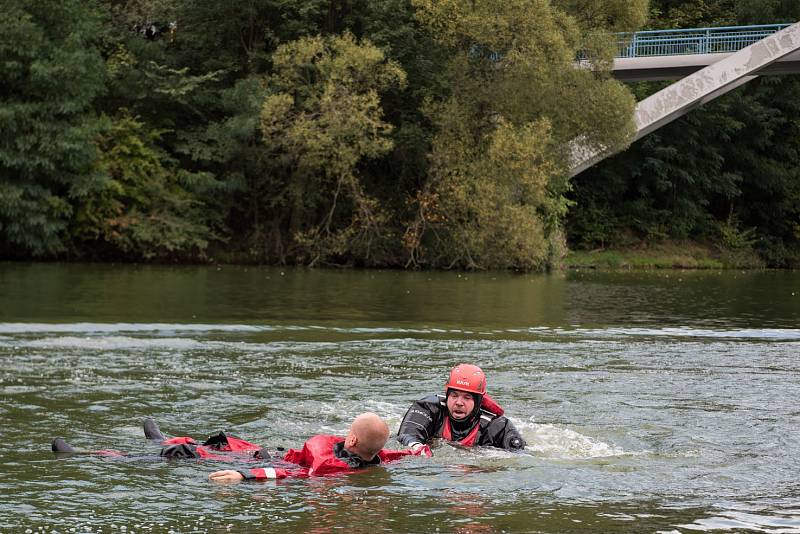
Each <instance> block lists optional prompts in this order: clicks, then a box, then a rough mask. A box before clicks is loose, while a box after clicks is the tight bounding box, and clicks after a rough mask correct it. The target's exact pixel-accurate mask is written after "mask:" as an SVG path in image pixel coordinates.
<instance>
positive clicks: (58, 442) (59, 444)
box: [50, 438, 75, 452]
mask: <svg viewBox="0 0 800 534" xmlns="http://www.w3.org/2000/svg"><path fill="white" fill-rule="evenodd" d="M50 449H52V451H53V452H75V449H73V448H72V447H70V445H69V443H67V442H66V441H64V440H63V439H61V438H56V439H54V440H53V444H52V445H51V446H50Z"/></svg>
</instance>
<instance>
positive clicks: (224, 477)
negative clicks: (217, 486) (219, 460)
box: [208, 469, 244, 483]
mask: <svg viewBox="0 0 800 534" xmlns="http://www.w3.org/2000/svg"><path fill="white" fill-rule="evenodd" d="M208 478H209V480H211V481H212V482H222V483H228V482H239V481H240V480H244V475H242V474H241V473H240V472H239V471H234V470H232V469H225V470H224V471H214V472H213V473H211V474H210V475H208Z"/></svg>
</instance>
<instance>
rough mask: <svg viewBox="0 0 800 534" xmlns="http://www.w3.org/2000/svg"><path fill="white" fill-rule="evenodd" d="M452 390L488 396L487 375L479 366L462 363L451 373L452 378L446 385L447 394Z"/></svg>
mask: <svg viewBox="0 0 800 534" xmlns="http://www.w3.org/2000/svg"><path fill="white" fill-rule="evenodd" d="M450 389H457V390H459V391H466V392H468V393H475V394H477V395H486V375H484V374H483V371H481V368H480V367H478V366H477V365H471V364H468V363H460V364H458V365H456V366H455V367H453V370H452V371H450V378H449V379H448V380H447V384H445V385H444V390H445V392H447V391H448V390H450Z"/></svg>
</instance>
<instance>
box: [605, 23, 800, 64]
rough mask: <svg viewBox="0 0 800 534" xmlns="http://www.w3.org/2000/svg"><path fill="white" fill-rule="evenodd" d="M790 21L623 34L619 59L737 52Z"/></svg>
mask: <svg viewBox="0 0 800 534" xmlns="http://www.w3.org/2000/svg"><path fill="white" fill-rule="evenodd" d="M788 26H790V24H768V25H760V26H726V27H721V28H696V29H691V30H652V31H642V32H636V33H632V34H631V33H627V34H619V37H620V39H619V51H618V53H617V57H618V58H633V57H649V56H677V55H684V54H718V53H723V52H736V51H738V50H741V49H742V48H745V47H746V46H749V45H751V44H753V43H755V42H757V41H760V40H761V39H763V38H764V37H768V36H770V35H772V34H773V33H775V32H777V31H780V30H782V29H784V28H786V27H788Z"/></svg>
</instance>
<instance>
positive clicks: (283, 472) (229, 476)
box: [208, 467, 308, 483]
mask: <svg viewBox="0 0 800 534" xmlns="http://www.w3.org/2000/svg"><path fill="white" fill-rule="evenodd" d="M307 476H308V469H305V468H299V469H295V470H291V471H290V470H288V469H281V468H279V467H259V468H256V469H241V470H239V471H235V470H233V469H225V470H223V471H214V472H213V473H211V474H210V475H208V479H209V480H211V481H212V482H222V483H228V482H241V481H242V480H278V479H281V478H288V477H307Z"/></svg>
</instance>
